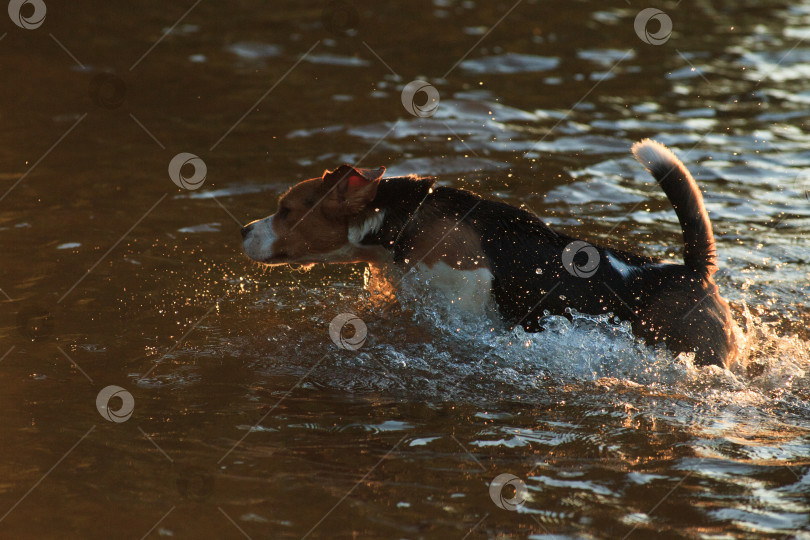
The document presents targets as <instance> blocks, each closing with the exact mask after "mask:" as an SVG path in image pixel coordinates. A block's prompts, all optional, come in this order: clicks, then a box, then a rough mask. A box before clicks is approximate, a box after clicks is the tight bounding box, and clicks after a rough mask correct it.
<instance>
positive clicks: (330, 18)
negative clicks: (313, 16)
mask: <svg viewBox="0 0 810 540" xmlns="http://www.w3.org/2000/svg"><path fill="white" fill-rule="evenodd" d="M359 18H360V16H359V14H358V13H357V10H356V9H355V8H354V6H353V5H351V4H347V3H346V2H341V1H337V2H330V3H329V4H328V5H327V6H326V7H325V8H324V9H323V11H322V12H321V24H323V27H324V28H326V30H327V31H329V32H330V33H332V34H335V35H338V36H346V35H350V34H352V33H354V32H356V31H357V21H358V20H359Z"/></svg>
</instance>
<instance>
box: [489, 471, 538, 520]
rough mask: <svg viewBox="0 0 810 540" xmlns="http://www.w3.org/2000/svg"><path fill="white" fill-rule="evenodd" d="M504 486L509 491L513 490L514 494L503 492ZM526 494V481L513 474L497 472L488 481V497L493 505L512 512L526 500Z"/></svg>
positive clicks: (527, 491)
mask: <svg viewBox="0 0 810 540" xmlns="http://www.w3.org/2000/svg"><path fill="white" fill-rule="evenodd" d="M506 488H509V491H512V490H514V494H512V493H509V492H507V493H504V491H506ZM528 494H529V488H527V487H526V483H525V482H524V481H523V480H521V479H520V478H518V477H517V476H515V475H514V474H509V473H503V474H499V475H498V476H496V477H495V478H493V479H492V482H490V483H489V498H490V499H492V502H494V503H495V506H497V507H498V508H501V509H503V510H509V511H510V512H514V511H515V510H517V509H518V507H519V506H521V505H522V504H523V503H524V502H526V496H527V495H528Z"/></svg>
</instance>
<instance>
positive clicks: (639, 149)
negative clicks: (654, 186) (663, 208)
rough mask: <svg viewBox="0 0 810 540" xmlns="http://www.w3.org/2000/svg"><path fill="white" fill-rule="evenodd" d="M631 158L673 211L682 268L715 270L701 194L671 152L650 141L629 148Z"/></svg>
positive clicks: (708, 222) (709, 222)
mask: <svg viewBox="0 0 810 540" xmlns="http://www.w3.org/2000/svg"><path fill="white" fill-rule="evenodd" d="M633 155H634V156H636V159H637V160H638V161H639V162H640V163H641V164H642V165H644V166H645V167H646V168H647V170H648V171H650V174H652V175H653V176H654V177H655V179H656V180H657V181H658V185H660V186H661V189H663V190H664V193H666V194H667V197H668V198H669V202H671V203H672V206H673V208H675V213H676V214H677V215H678V220H679V221H680V222H681V229H683V242H684V251H683V260H684V263H685V264H686V266H688V267H690V268H694V269H696V270H706V271H707V272H708V273H709V274H713V273H714V272H716V271H717V251H716V249H715V244H714V234H713V233H712V223H711V221H709V214H708V212H706V207H705V206H704V204H703V195H701V193H700V189H699V188H698V186H697V183H696V182H695V179H694V178H692V175H691V174H690V173H689V171H688V170H687V169H686V167H685V166H684V164H683V162H681V160H680V159H678V158H677V157H676V156H675V154H673V153H672V151H671V150H670V149H669V148H667V147H666V146H664V145H663V144H661V143H658V142H655V141H653V140H652V139H644V140H643V141H639V142H637V143H636V144H634V145H633Z"/></svg>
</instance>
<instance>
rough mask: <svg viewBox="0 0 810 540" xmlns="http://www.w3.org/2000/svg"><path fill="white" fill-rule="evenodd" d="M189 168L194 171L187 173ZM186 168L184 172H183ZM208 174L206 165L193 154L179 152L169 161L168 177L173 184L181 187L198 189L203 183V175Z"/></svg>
mask: <svg viewBox="0 0 810 540" xmlns="http://www.w3.org/2000/svg"><path fill="white" fill-rule="evenodd" d="M189 168H192V169H193V170H194V172H192V173H191V174H189V172H190V171H188V169H189ZM183 169H186V172H185V173H184V172H183ZM207 174H208V167H206V166H205V162H204V161H203V160H202V159H200V158H199V157H197V156H195V155H194V154H190V153H188V152H180V153H179V154H177V155H176V156H174V157H173V158H172V160H171V161H170V162H169V178H171V179H172V182H174V183H175V185H176V186H177V187H179V188H182V189H189V190H194V189H199V188H201V187H202V185H203V184H204V183H205V176H206V175H207Z"/></svg>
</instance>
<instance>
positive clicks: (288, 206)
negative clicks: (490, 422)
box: [241, 139, 738, 367]
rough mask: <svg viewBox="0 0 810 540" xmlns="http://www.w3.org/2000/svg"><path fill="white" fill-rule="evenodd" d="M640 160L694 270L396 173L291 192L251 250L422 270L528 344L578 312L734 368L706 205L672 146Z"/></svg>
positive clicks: (265, 259)
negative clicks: (606, 317)
mask: <svg viewBox="0 0 810 540" xmlns="http://www.w3.org/2000/svg"><path fill="white" fill-rule="evenodd" d="M632 152H633V154H634V155H635V157H636V159H637V160H638V161H639V162H641V164H642V165H644V166H645V167H646V168H647V170H648V171H649V172H650V173H651V174H652V176H653V177H654V178H655V179H656V181H657V182H658V184H659V186H660V187H661V188H662V189H663V191H664V193H665V194H666V195H667V197H668V198H669V201H670V202H671V204H672V206H673V208H674V210H675V213H676V215H677V216H678V219H679V221H680V225H681V228H682V230H683V242H684V251H683V261H684V264H675V263H672V262H666V261H663V260H659V259H655V258H652V257H647V256H644V255H636V254H632V253H627V252H625V251H621V250H617V249H612V248H608V247H602V246H599V245H592V244H589V243H587V242H584V241H582V240H578V239H577V238H574V237H571V236H568V235H566V234H563V233H561V232H558V231H555V230H552V229H551V228H549V227H548V226H547V225H546V224H545V223H544V222H543V221H542V220H541V219H540V218H539V217H538V216H537V215H535V214H533V213H531V212H528V211H526V210H523V209H520V208H517V207H514V206H511V205H508V204H505V203H502V202H498V201H492V200H487V199H483V198H482V197H480V196H478V195H476V194H475V193H472V192H470V191H466V190H461V189H455V188H450V187H443V186H441V187H440V186H436V185H435V180H434V179H433V178H430V177H416V176H408V177H396V178H383V173H384V172H385V167H380V168H378V169H360V168H356V167H353V166H350V165H341V166H340V167H338V168H337V169H335V170H334V171H331V172H330V171H325V172H324V174H323V176H322V177H321V178H313V179H311V180H304V181H302V182H300V183H298V184H296V185H294V186H293V187H292V188H290V189H289V191H287V192H286V193H285V194H284V195H282V196H281V197H280V199H279V202H278V210H277V211H276V213H275V214H273V215H271V216H269V217H266V218H264V219H260V220H256V221H253V222H252V223H249V224H248V225H246V226H245V227H243V228H242V231H241V233H242V239H243V242H242V247H243V250H244V252H245V254H246V255H247V256H248V257H250V258H251V259H253V260H255V261H258V262H260V263H264V264H267V265H282V264H313V263H357V262H366V263H369V264H371V265H377V266H382V267H392V266H393V267H396V268H399V269H402V270H406V271H410V272H417V273H418V274H419V275H420V276H422V277H424V281H426V282H427V283H429V286H431V287H435V288H436V289H437V290H440V291H443V292H444V293H445V294H446V295H447V297H448V298H449V299H451V301H453V302H454V303H458V304H459V306H460V307H461V308H462V309H470V310H481V309H483V308H485V307H486V306H487V305H489V306H493V305H494V309H495V310H496V311H497V314H498V316H500V318H501V319H503V321H504V322H505V323H506V324H507V325H508V326H510V327H512V328H514V327H518V326H522V327H523V328H524V329H525V330H526V331H529V332H536V331H540V330H542V318H543V317H544V316H545V314H546V313H551V314H554V315H566V314H567V313H568V308H572V309H575V310H576V311H577V312H579V313H585V314H590V315H599V314H607V313H613V314H614V315H615V316H617V317H619V318H620V319H621V320H624V321H629V322H630V324H631V327H632V330H633V333H634V335H635V336H637V337H638V338H642V339H643V340H644V341H645V343H647V344H659V343H663V344H665V345H666V347H667V348H668V349H669V351H671V352H672V353H674V354H678V353H682V352H685V353H694V363H695V364H696V365H699V366H704V365H712V364H713V365H717V366H720V367H729V366H730V365H731V364H732V363H733V362H734V361H735V359H736V357H737V354H738V351H737V343H736V337H735V336H736V335H737V334H736V332H735V329H736V325H735V323H734V320H733V318H732V316H731V312H730V310H729V305H728V303H727V302H726V301H725V300H724V299H723V298H722V297H721V296H720V293H719V291H718V288H717V285H716V284H715V282H714V279H713V277H712V276H713V274H714V273H715V272H716V271H717V254H716V248H715V241H714V235H713V233H712V226H711V222H710V221H709V215H708V213H707V211H706V207H705V206H704V204H703V196H702V195H701V192H700V190H699V188H698V186H697V184H696V182H695V180H694V178H692V175H691V174H690V173H689V171H688V170H687V169H686V167H685V166H684V164H683V163H682V162H681V161H680V160H679V159H678V158H677V157H676V156H675V154H673V153H672V152H671V151H670V150H669V149H667V148H666V147H665V146H664V145H662V144H660V143H657V142H655V141H653V140H650V139H645V140H643V141H640V142H638V143H636V144H635V145H633V148H632Z"/></svg>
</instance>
